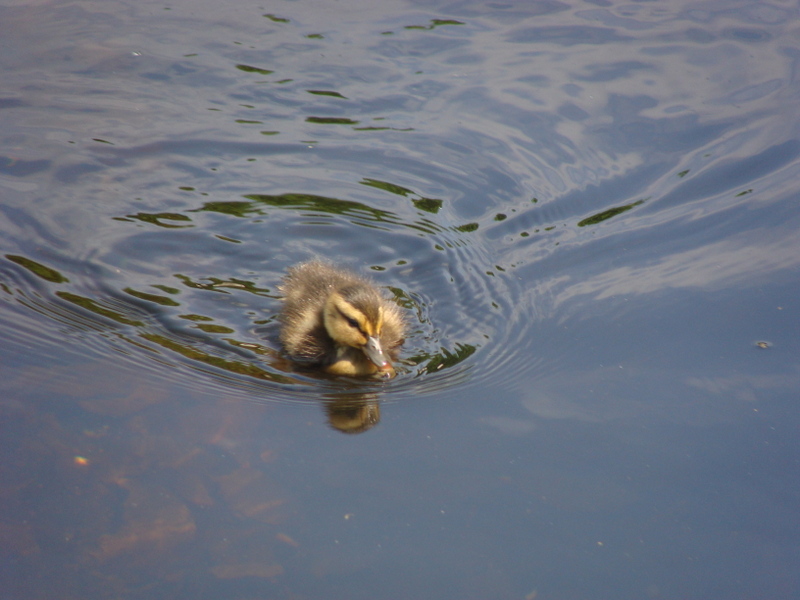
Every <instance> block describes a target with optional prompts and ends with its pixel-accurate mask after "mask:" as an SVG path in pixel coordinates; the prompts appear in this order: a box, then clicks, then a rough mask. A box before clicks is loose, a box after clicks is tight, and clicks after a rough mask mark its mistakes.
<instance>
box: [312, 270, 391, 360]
mask: <svg viewBox="0 0 800 600" xmlns="http://www.w3.org/2000/svg"><path fill="white" fill-rule="evenodd" d="M323 319H324V324H325V329H326V331H327V332H328V335H329V336H330V337H331V339H332V340H333V341H334V343H335V344H336V345H337V346H339V347H345V348H356V349H358V350H361V351H362V352H363V353H364V355H365V356H366V358H367V359H368V360H369V362H370V363H372V364H373V365H375V367H376V368H375V369H371V370H373V371H377V370H381V371H385V372H387V373H391V372H393V371H394V370H393V369H392V366H391V364H390V363H389V359H388V357H387V356H386V353H385V352H384V349H383V348H382V347H381V341H380V336H381V331H382V330H383V301H382V299H381V297H380V295H379V294H378V293H377V292H376V291H375V290H373V289H370V288H367V287H363V286H357V285H354V286H349V287H345V288H341V289H338V290H335V291H334V292H332V293H331V294H330V296H329V297H328V300H327V302H326V303H325V307H324V309H323Z"/></svg>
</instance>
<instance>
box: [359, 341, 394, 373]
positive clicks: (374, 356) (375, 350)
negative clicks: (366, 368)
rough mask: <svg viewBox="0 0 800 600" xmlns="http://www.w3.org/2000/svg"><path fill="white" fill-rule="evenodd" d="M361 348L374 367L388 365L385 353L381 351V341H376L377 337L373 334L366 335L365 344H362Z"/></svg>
mask: <svg viewBox="0 0 800 600" xmlns="http://www.w3.org/2000/svg"><path fill="white" fill-rule="evenodd" d="M363 350H364V354H366V355H367V358H368V359H370V360H371V361H372V362H373V363H374V364H375V366H376V367H378V368H381V369H382V368H385V367H386V366H388V365H389V361H388V360H386V355H385V354H384V353H383V348H381V343H380V341H378V338H376V337H374V336H371V337H368V338H367V344H366V345H365V346H364V348H363Z"/></svg>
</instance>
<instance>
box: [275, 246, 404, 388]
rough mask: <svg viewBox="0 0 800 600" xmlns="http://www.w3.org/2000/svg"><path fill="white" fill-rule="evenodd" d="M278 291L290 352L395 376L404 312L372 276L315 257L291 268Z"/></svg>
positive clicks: (340, 368)
mask: <svg viewBox="0 0 800 600" xmlns="http://www.w3.org/2000/svg"><path fill="white" fill-rule="evenodd" d="M280 291H281V292H283V295H284V305H283V311H282V312H281V334H280V338H281V343H282V344H283V347H284V349H285V350H286V354H288V355H289V357H290V358H292V359H294V360H297V361H300V362H304V363H307V364H312V365H315V366H319V367H321V368H322V369H323V370H324V371H326V372H327V373H331V374H333V375H349V376H363V375H374V374H378V375H380V376H382V377H387V378H388V377H393V376H394V374H395V371H394V367H393V366H392V364H391V363H392V361H394V360H397V353H398V351H399V348H400V345H401V344H402V343H403V337H404V332H405V324H404V322H403V315H402V313H401V310H400V308H399V307H398V306H397V305H396V304H394V303H393V302H390V301H389V300H387V299H386V298H384V297H383V295H382V294H381V293H380V291H379V290H378V288H376V287H375V285H374V284H373V283H372V282H370V281H369V280H367V279H365V278H363V277H360V276H359V275H356V274H355V273H351V272H350V271H347V270H345V269H340V268H338V267H334V266H333V265H330V264H327V263H324V262H321V261H316V260H314V261H310V262H306V263H302V264H300V265H297V266H295V267H292V268H291V269H289V271H288V273H287V275H286V277H285V278H284V280H283V285H282V286H281V287H280Z"/></svg>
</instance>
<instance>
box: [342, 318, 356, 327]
mask: <svg viewBox="0 0 800 600" xmlns="http://www.w3.org/2000/svg"><path fill="white" fill-rule="evenodd" d="M344 320H345V321H347V324H348V325H350V327H352V328H353V329H358V321H356V320H355V319H351V318H350V317H347V316H346V317H345V318H344Z"/></svg>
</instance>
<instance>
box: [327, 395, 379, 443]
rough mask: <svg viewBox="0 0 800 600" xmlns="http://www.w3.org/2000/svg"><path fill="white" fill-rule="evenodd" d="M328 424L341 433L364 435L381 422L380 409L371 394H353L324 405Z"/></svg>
mask: <svg viewBox="0 0 800 600" xmlns="http://www.w3.org/2000/svg"><path fill="white" fill-rule="evenodd" d="M325 412H326V413H327V415H328V424H329V425H330V426H331V427H333V428H334V429H337V430H339V431H341V432H342V433H364V432H365V431H367V430H369V429H372V428H373V427H375V425H377V424H378V422H379V421H380V420H381V408H380V405H379V404H378V402H377V400H376V396H375V395H373V394H365V395H359V394H354V395H353V396H350V397H345V398H339V399H336V400H330V401H328V402H326V403H325Z"/></svg>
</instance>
